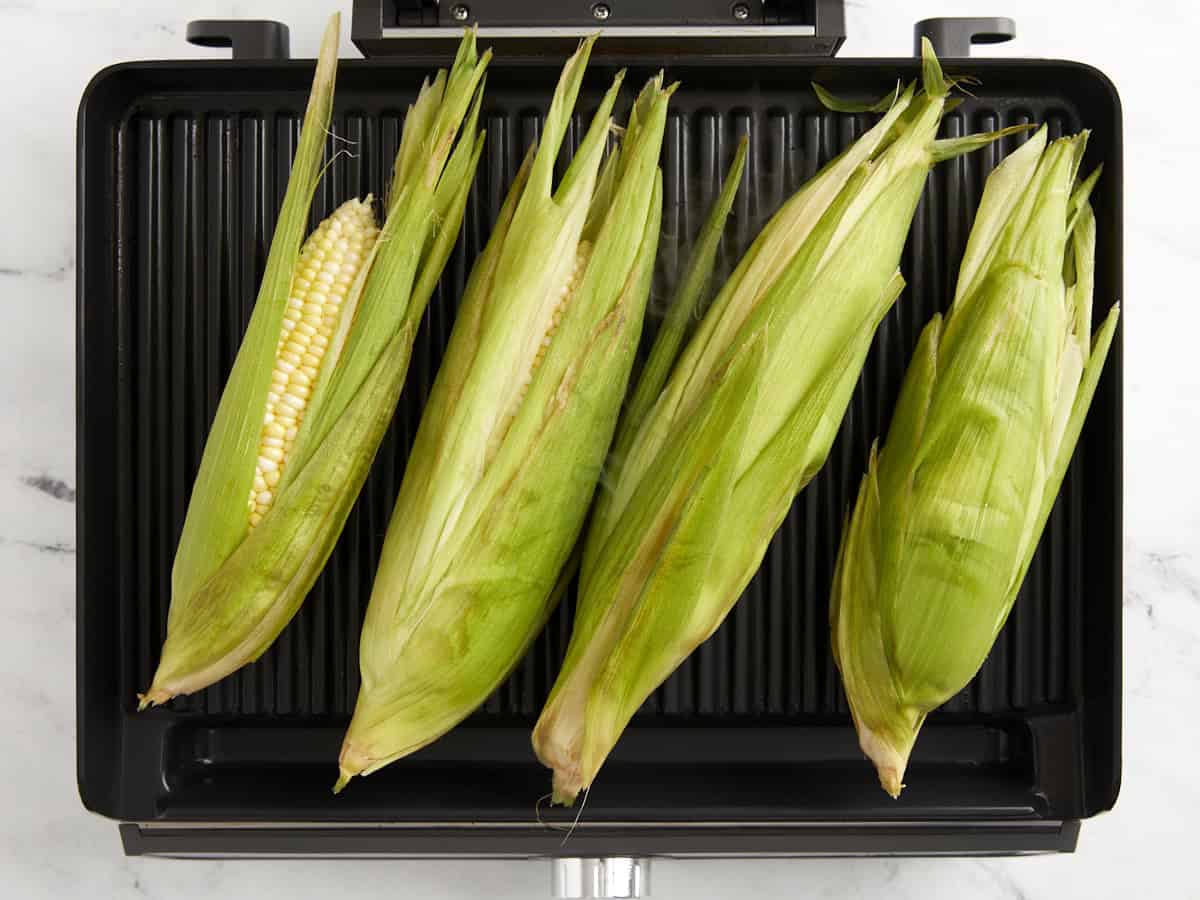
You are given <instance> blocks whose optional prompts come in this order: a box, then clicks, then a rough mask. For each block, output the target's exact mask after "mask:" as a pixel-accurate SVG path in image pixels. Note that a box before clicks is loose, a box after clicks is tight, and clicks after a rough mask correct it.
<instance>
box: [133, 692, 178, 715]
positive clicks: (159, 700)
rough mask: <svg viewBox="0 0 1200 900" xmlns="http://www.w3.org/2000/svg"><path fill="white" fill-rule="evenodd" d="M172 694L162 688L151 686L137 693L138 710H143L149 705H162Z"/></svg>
mask: <svg viewBox="0 0 1200 900" xmlns="http://www.w3.org/2000/svg"><path fill="white" fill-rule="evenodd" d="M173 696H175V695H174V694H172V693H170V692H169V691H165V690H163V689H162V688H156V687H154V686H151V687H150V689H149V690H147V691H146V693H144V694H138V695H137V698H138V712H143V711H144V710H146V709H149V708H150V707H151V706H162V705H163V704H164V703H166V702H168V701H169V700H170V699H171V698H172V697H173Z"/></svg>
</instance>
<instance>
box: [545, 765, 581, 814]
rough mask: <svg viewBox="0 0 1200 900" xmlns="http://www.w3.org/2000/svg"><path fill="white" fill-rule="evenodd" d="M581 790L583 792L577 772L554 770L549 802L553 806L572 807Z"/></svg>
mask: <svg viewBox="0 0 1200 900" xmlns="http://www.w3.org/2000/svg"><path fill="white" fill-rule="evenodd" d="M581 790H583V784H582V783H581V781H580V778H579V774H578V773H577V772H568V771H566V770H563V769H555V770H554V780H553V784H552V786H551V794H550V802H551V803H553V804H554V805H555V806H574V805H575V798H576V797H578V796H579V792H580V791H581Z"/></svg>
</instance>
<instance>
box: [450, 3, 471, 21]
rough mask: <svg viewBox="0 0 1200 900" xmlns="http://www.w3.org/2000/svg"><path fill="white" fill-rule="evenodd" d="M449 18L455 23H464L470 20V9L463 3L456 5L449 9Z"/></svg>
mask: <svg viewBox="0 0 1200 900" xmlns="http://www.w3.org/2000/svg"><path fill="white" fill-rule="evenodd" d="M450 18H452V19H453V20H454V21H455V22H465V21H467V19H469V18H471V7H469V6H467V5H466V4H465V3H456V4H454V5H453V6H452V7H450Z"/></svg>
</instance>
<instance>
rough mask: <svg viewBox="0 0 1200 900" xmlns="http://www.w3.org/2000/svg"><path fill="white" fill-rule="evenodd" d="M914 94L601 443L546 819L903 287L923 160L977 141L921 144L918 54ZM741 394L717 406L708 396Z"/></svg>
mask: <svg viewBox="0 0 1200 900" xmlns="http://www.w3.org/2000/svg"><path fill="white" fill-rule="evenodd" d="M923 80H924V87H925V89H924V92H923V93H919V94H918V93H917V92H916V90H915V87H914V86H909V87H908V88H906V89H905V90H903V91H897V92H896V95H895V96H894V102H892V103H890V105H889V106H888V108H887V112H886V113H885V114H884V116H883V117H882V119H881V120H880V121H879V123H878V124H877V125H875V126H874V127H873V128H871V129H870V130H869V131H868V132H866V134H864V135H863V136H862V137H861V138H860V139H859V140H858V141H856V142H855V143H854V144H853V145H852V146H851V147H849V148H848V149H847V150H846V151H845V152H844V153H843V154H842V155H841V156H839V157H837V158H836V159H834V160H833V161H831V162H830V163H829V164H828V165H827V166H825V168H824V169H822V170H821V172H819V173H818V174H817V175H816V176H815V177H814V178H813V179H812V180H811V181H809V182H808V183H807V184H806V185H805V186H804V187H803V188H802V189H801V190H800V191H799V192H798V193H797V194H796V195H795V196H793V197H792V198H791V199H790V200H788V201H787V203H785V204H784V206H783V207H782V208H781V209H780V210H779V212H777V213H776V214H775V216H774V217H773V218H772V219H771V221H770V222H769V223H768V224H767V226H766V227H765V228H764V229H763V231H762V233H761V234H760V235H759V236H758V237H757V238H756V240H755V241H754V243H753V245H752V246H751V247H750V249H749V250H748V251H747V253H746V255H745V257H744V258H743V259H742V261H741V262H740V263H739V264H738V266H737V268H736V269H735V270H734V272H733V274H732V276H731V277H730V278H729V279H728V281H727V282H726V284H725V285H724V287H723V288H722V289H721V290H720V292H719V293H718V294H717V296H716V298H715V299H714V300H713V303H712V306H711V307H710V308H709V310H708V311H707V313H706V314H705V316H704V318H703V321H701V322H700V324H699V326H698V328H697V329H696V331H695V333H694V334H693V335H692V336H691V338H690V340H689V341H688V342H687V345H686V347H685V348H684V349H683V351H682V352H681V353H680V354H679V355H678V358H677V359H676V360H675V361H674V365H673V366H672V368H671V371H670V376H669V377H668V378H667V379H666V381H665V384H663V385H662V387H661V389H659V388H658V386H657V385H655V386H652V388H651V389H650V390H651V392H652V393H654V394H655V395H656V396H655V398H654V402H653V403H652V404H651V405H650V408H649V410H648V412H646V413H645V415H644V417H643V418H641V419H639V420H635V421H633V422H632V423H631V424H630V426H629V427H630V430H631V432H632V434H630V435H626V434H622V435H621V436H619V437H618V439H617V445H618V448H619V449H621V450H622V451H623V452H622V453H621V455H620V457H619V458H614V460H613V464H614V467H615V468H616V479H615V481H614V482H613V483H612V485H611V490H608V491H605V492H602V494H601V496H600V497H599V498H598V499H597V503H596V508H595V510H594V513H593V517H592V520H591V522H590V524H589V527H588V533H587V537H586V541H585V544H584V552H583V562H582V568H581V574H580V587H579V599H578V603H577V608H576V618H575V625H574V629H573V632H572V636H571V643H570V647H569V649H568V651H567V657H566V660H565V661H564V663H563V667H562V670H561V672H560V674H559V677H558V679H557V681H556V683H555V685H554V689H553V691H552V692H551V695H550V698H549V700H548V701H547V703H546V707H545V709H544V710H543V711H542V715H541V717H540V719H539V720H538V723H537V726H536V728H535V729H534V736H533V743H534V749H535V750H536V752H537V754H538V757H539V758H540V759H541V760H542V761H543V762H544V763H545V764H546V765H547V766H549V767H550V768H552V769H553V770H554V799H555V800H556V801H557V802H569V801H571V800H573V799H574V797H575V795H576V794H577V792H578V791H579V790H581V789H583V788H585V787H587V786H589V785H590V784H591V783H592V780H593V778H594V777H595V775H596V772H597V771H598V770H599V768H600V766H601V764H602V763H603V761H604V759H605V758H606V757H607V755H608V753H609V751H610V750H611V748H612V746H613V744H614V743H615V742H616V740H617V738H618V737H619V735H620V733H621V731H622V729H624V727H625V725H626V724H627V723H628V721H629V719H630V718H631V717H632V715H633V714H634V712H635V711H636V710H637V708H638V707H639V706H640V705H641V703H642V702H643V701H644V700H645V698H646V697H647V696H648V695H649V694H650V692H651V691H653V690H654V689H655V688H656V687H657V686H658V685H659V684H660V683H661V682H662V681H663V680H664V679H665V678H666V677H667V676H668V675H669V674H670V673H671V672H672V671H673V670H674V669H675V668H676V667H677V666H678V665H679V663H680V662H681V661H682V660H683V659H684V658H685V657H686V656H687V655H688V654H689V653H690V652H691V651H692V650H693V649H694V648H695V647H696V646H697V645H699V644H700V643H701V642H702V641H704V640H705V639H706V638H707V637H708V636H709V635H710V634H712V632H713V631H714V630H715V629H716V627H717V626H718V625H719V624H720V623H721V621H722V620H723V619H724V618H725V616H726V615H727V614H728V612H729V610H730V609H731V608H732V606H733V604H734V603H735V602H736V600H737V598H738V596H739V595H740V594H741V592H742V590H743V589H744V588H745V586H746V585H747V584H748V583H749V581H750V579H751V577H752V576H753V574H754V572H755V570H756V569H757V567H758V565H759V563H760V561H761V560H762V557H763V554H764V553H765V552H766V548H767V546H768V544H769V542H770V540H771V537H772V535H773V534H774V532H775V530H776V529H777V528H778V527H779V525H780V523H781V522H782V520H783V518H784V516H785V515H786V514H787V511H788V509H789V508H790V506H791V503H792V500H793V498H794V496H795V494H796V493H797V491H799V490H800V489H801V488H802V487H803V486H804V485H805V484H807V482H808V481H809V480H810V479H811V478H812V477H813V475H815V474H816V472H817V470H818V469H819V468H820V467H821V465H822V464H823V463H824V461H825V458H826V456H827V455H828V453H829V448H830V446H831V444H832V442H833V439H834V437H835V435H836V433H837V429H838V426H839V423H840V422H841V419H842V416H843V414H844V412H845V408H846V405H847V404H848V402H849V399H850V395H851V392H852V391H853V388H854V385H855V383H856V382H857V379H858V373H859V370H860V369H861V367H862V364H863V361H864V359H865V357H866V354H867V350H868V348H869V346H870V343H871V339H872V335H873V334H874V331H875V328H876V326H877V324H878V323H879V321H880V320H881V318H882V317H883V315H884V314H885V313H886V312H887V311H888V309H889V308H890V307H891V305H892V303H893V302H894V301H895V299H896V297H897V295H898V294H899V293H900V291H901V289H902V287H903V281H902V280H901V278H900V275H899V273H898V271H897V266H898V264H899V259H900V253H901V250H902V248H903V246H904V241H905V238H906V236H907V233H908V228H909V223H910V221H911V219H912V216H913V213H914V210H915V208H916V204H917V200H918V199H919V197H920V193H921V190H922V187H923V185H924V182H925V177H926V175H927V173H928V171H929V169H930V167H931V166H932V165H933V164H934V161H935V158H940V157H944V156H946V155H948V154H952V153H953V152H955V150H956V149H957V152H966V151H968V150H970V149H972V148H973V147H974V146H975V145H976V144H977V143H978V141H977V140H976V139H975V138H971V139H960V141H959V142H958V143H957V144H955V145H953V146H951V145H949V144H946V143H945V142H938V141H936V132H937V128H938V124H939V122H940V120H941V116H942V112H943V109H944V106H945V102H946V94H947V90H948V88H947V85H946V81H945V79H944V78H943V76H942V74H941V69H940V67H939V66H938V64H937V60H936V59H935V58H934V56H933V53H932V50H931V49H930V48H929V47H928V46H926V50H925V57H924V71H923ZM996 136H997V135H995V134H993V135H990V136H988V138H989V139H994V138H995V137H996ZM749 348H756V349H755V350H753V351H751V350H750V349H749ZM751 359H753V360H754V361H753V362H749V361H747V360H751ZM731 373H736V374H731ZM651 377H654V378H658V377H659V376H658V375H657V373H656V371H654V372H652V373H651ZM747 379H748V380H749V382H750V384H747V385H745V386H743V388H741V389H739V390H740V392H741V396H740V397H739V398H736V402H735V398H733V397H730V396H729V395H728V394H727V393H726V391H725V387H724V385H725V384H726V382H728V381H730V380H734V381H738V382H741V381H743V380H747ZM710 415H712V416H716V417H718V418H719V419H721V420H723V421H724V422H725V423H726V434H725V436H724V439H723V441H721V442H720V447H719V449H718V448H716V447H713V446H712V445H710V444H709V443H707V442H708V440H709V436H710V434H712V433H710V432H709V431H706V430H704V429H706V428H707V427H708V423H709V422H710V421H712V420H710V419H709V416H710ZM698 429H699V430H698ZM718 431H719V429H718Z"/></svg>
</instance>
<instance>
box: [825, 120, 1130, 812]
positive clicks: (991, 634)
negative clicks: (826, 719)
mask: <svg viewBox="0 0 1200 900" xmlns="http://www.w3.org/2000/svg"><path fill="white" fill-rule="evenodd" d="M1086 140H1087V135H1086V134H1081V135H1079V136H1076V137H1073V138H1067V139H1063V140H1059V141H1055V142H1053V143H1052V144H1050V145H1049V147H1047V146H1046V133H1045V129H1044V128H1043V129H1042V130H1040V131H1039V132H1038V133H1037V134H1036V135H1035V136H1034V137H1033V138H1032V139H1030V140H1029V141H1028V142H1026V143H1025V144H1024V145H1023V146H1022V147H1021V148H1020V149H1019V150H1017V151H1016V152H1015V153H1013V154H1012V155H1010V156H1009V157H1008V158H1007V159H1006V160H1005V161H1004V162H1003V163H1001V164H1000V166H998V167H997V169H996V170H995V171H994V172H993V173H992V175H991V176H990V178H989V179H988V182H987V185H986V187H985V189H984V194H983V198H982V202H981V204H980V208H979V212H978V214H977V216H976V219H975V224H974V227H973V228H972V231H971V237H970V239H969V241H968V244H967V249H966V253H965V255H964V258H963V261H962V265H961V268H960V270H959V278H958V286H957V290H956V292H955V295H954V301H953V304H952V306H951V310H950V313H949V315H948V316H947V317H946V319H945V321H944V322H943V320H942V317H941V316H935V317H934V319H933V320H932V321H931V322H930V323H929V325H928V326H927V327H926V329H925V331H924V332H923V333H922V335H921V338H920V341H919V342H918V345H917V350H916V354H915V356H914V358H913V361H912V364H911V365H910V367H909V370H908V372H907V374H906V376H905V380H904V385H903V387H902V389H901V394H900V399H899V402H898V404H897V407H896V412H895V415H894V417H893V420H892V424H891V427H890V429H889V430H888V437H887V443H886V444H885V445H884V447H883V448H882V449H881V450H878V452H876V450H875V449H874V448H873V449H872V453H871V458H870V463H869V468H868V470H867V474H866V476H865V478H864V479H863V482H862V487H861V488H860V490H859V493H858V500H857V502H856V504H855V507H854V512H853V514H852V516H851V517H850V520H849V523H848V525H847V528H846V530H845V533H844V534H843V537H842V545H841V550H840V552H839V556H838V562H837V569H836V574H835V579H834V585H833V594H832V600H831V626H832V638H833V647H834V653H835V657H836V659H837V662H838V666H839V668H840V670H841V674H842V681H843V684H844V685H845V688H846V694H847V697H848V698H849V701H850V707H851V710H852V712H853V717H854V723H855V726H856V728H857V730H858V735H859V743H860V745H861V747H862V750H863V752H864V753H865V754H866V755H867V756H868V758H870V760H871V761H872V762H873V763H874V764H875V767H876V770H877V772H878V774H879V779H880V783H881V784H882V785H883V788H884V790H886V791H887V792H888V793H889V794H891V795H892V796H893V797H896V796H899V794H900V790H901V788H902V787H903V783H902V782H903V778H904V772H905V769H906V767H907V764H908V759H909V755H910V753H911V751H912V747H913V744H914V742H915V741H916V737H917V733H918V731H919V730H920V728H921V724H922V722H923V721H924V719H925V716H926V715H927V714H928V713H929V712H930V711H932V710H933V709H936V708H937V707H938V706H940V705H941V704H943V703H945V702H946V701H947V700H949V699H950V698H951V697H952V696H954V695H955V694H957V693H958V692H959V691H960V690H962V688H963V687H965V686H966V684H967V683H968V682H969V681H970V680H971V678H973V677H974V675H975V673H976V672H977V671H978V670H979V667H980V666H981V665H982V664H983V661H984V659H985V658H986V656H987V654H988V651H989V650H990V649H991V646H992V644H993V642H994V641H995V639H996V636H997V634H998V633H999V631H1000V629H1001V628H1002V627H1003V625H1004V622H1005V620H1006V619H1007V617H1008V613H1009V611H1010V610H1011V609H1012V605H1013V602H1014V601H1015V599H1016V596H1017V593H1018V591H1019V590H1020V587H1021V583H1022V581H1023V580H1024V578H1025V573H1026V570H1027V569H1028V567H1029V564H1030V561H1031V560H1032V558H1033V553H1034V550H1035V549H1036V547H1037V543H1038V539H1039V537H1040V535H1041V533H1042V529H1043V527H1044V526H1045V523H1046V520H1047V518H1048V517H1049V515H1050V511H1051V509H1052V507H1053V505H1054V500H1055V497H1056V496H1057V494H1058V489H1059V486H1060V485H1061V483H1062V480H1063V476H1064V475H1065V473H1066V470H1067V466H1068V465H1069V463H1070V460H1071V456H1072V453H1073V451H1074V447H1075V443H1076V441H1077V439H1078V437H1079V433H1080V429H1081V428H1082V425H1083V419H1084V416H1085V415H1086V414H1087V410H1088V406H1089V405H1090V403H1091V400H1092V395H1093V394H1094V392H1095V389H1096V384H1097V381H1098V379H1099V376H1100V372H1101V369H1102V368H1103V366H1104V360H1105V357H1106V355H1107V353H1108V348H1109V346H1110V344H1111V342H1112V338H1113V332H1114V329H1115V328H1116V324H1117V317H1118V315H1119V311H1118V308H1117V306H1116V305H1114V306H1113V307H1112V309H1111V310H1110V311H1109V313H1108V315H1107V316H1106V318H1105V320H1104V322H1103V324H1102V325H1101V327H1100V330H1099V332H1098V333H1097V334H1096V336H1095V338H1094V339H1093V338H1092V336H1091V325H1092V285H1093V271H1094V254H1095V232H1096V226H1095V219H1094V217H1093V215H1092V211H1091V206H1090V204H1089V203H1088V200H1087V197H1088V194H1089V192H1090V190H1091V188H1092V185H1093V184H1094V183H1095V179H1096V174H1098V173H1096V174H1093V176H1092V177H1090V178H1088V179H1087V180H1086V181H1084V182H1083V184H1081V185H1079V186H1078V187H1076V188H1075V189H1074V190H1072V183H1073V182H1074V180H1075V176H1076V171H1077V169H1078V166H1079V161H1080V158H1081V157H1082V155H1083V150H1084V147H1085V145H1086Z"/></svg>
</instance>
